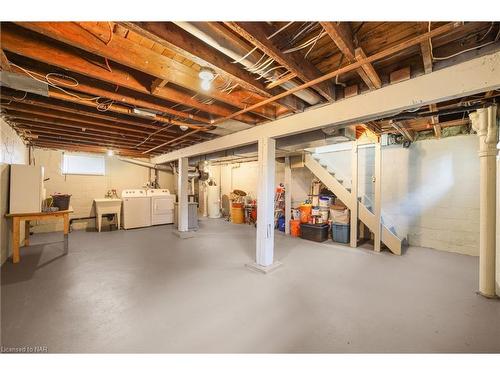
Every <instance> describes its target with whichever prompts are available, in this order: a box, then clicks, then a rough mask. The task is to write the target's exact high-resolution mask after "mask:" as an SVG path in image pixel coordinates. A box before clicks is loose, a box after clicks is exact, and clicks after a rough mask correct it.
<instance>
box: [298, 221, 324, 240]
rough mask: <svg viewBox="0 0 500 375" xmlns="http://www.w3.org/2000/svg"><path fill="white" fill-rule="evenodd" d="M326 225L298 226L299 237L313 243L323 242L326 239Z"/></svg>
mask: <svg viewBox="0 0 500 375" xmlns="http://www.w3.org/2000/svg"><path fill="white" fill-rule="evenodd" d="M329 227H330V226H329V225H328V224H300V237H302V238H304V239H306V240H310V241H315V242H324V241H326V240H327V239H328V229H329Z"/></svg>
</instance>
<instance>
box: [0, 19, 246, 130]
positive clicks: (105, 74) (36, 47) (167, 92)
mask: <svg viewBox="0 0 500 375" xmlns="http://www.w3.org/2000/svg"><path fill="white" fill-rule="evenodd" d="M2 47H4V49H5V50H8V51H10V52H12V53H15V54H17V55H21V56H26V57H28V58H30V59H33V60H36V61H40V62H42V63H44V64H49V65H51V66H56V67H58V68H61V69H65V70H66V71H67V72H68V73H67V74H70V73H71V72H74V73H78V74H81V75H83V76H88V77H91V78H94V79H97V80H100V81H103V82H106V83H110V84H113V85H115V86H119V87H124V88H128V89H131V90H134V91H137V92H140V93H144V94H150V90H151V87H150V86H147V85H144V84H143V82H141V80H140V79H138V78H137V77H136V76H134V75H132V74H131V73H130V72H129V71H127V70H124V69H123V68H122V67H120V66H113V69H112V71H111V72H110V71H109V70H107V69H104V68H103V67H100V66H99V65H97V64H95V63H93V62H92V60H91V59H90V57H89V56H85V53H77V52H76V51H75V50H72V49H67V48H62V47H60V46H58V45H56V44H53V43H50V42H48V41H46V40H45V39H39V40H36V39H33V38H32V37H31V36H29V35H28V33H27V32H26V31H25V30H23V29H21V28H17V29H16V30H12V27H9V26H8V25H5V26H4V25H2ZM154 96H155V97H158V98H160V99H165V100H168V101H171V102H175V103H181V104H184V105H186V106H189V107H193V108H196V109H199V110H201V111H203V112H206V113H209V114H213V115H217V116H227V115H229V114H230V113H232V111H231V109H228V108H226V107H223V106H221V105H219V104H218V103H214V104H210V105H209V104H203V103H200V102H199V101H198V100H196V99H195V98H193V97H192V96H193V95H190V94H185V93H183V92H181V91H179V90H176V89H173V88H171V87H168V86H165V87H164V88H162V89H160V90H159V91H158V92H157V93H156V94H155V95H154ZM236 119H237V120H238V121H242V122H245V123H250V124H252V123H255V122H256V118H255V117H254V116H251V115H246V116H242V117H239V118H236Z"/></svg>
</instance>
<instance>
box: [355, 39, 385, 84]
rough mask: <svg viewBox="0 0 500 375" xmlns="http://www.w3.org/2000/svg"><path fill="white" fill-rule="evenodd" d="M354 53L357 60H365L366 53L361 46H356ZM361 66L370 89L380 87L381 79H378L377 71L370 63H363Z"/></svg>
mask: <svg viewBox="0 0 500 375" xmlns="http://www.w3.org/2000/svg"><path fill="white" fill-rule="evenodd" d="M354 54H355V56H356V60H357V61H358V62H360V61H364V60H366V54H365V52H364V51H363V50H362V49H361V48H356V50H355V51H354ZM361 68H362V69H363V71H364V72H365V74H366V75H367V76H368V78H369V80H370V85H369V87H370V89H372V90H373V89H379V88H381V87H382V81H381V80H380V77H379V76H378V74H377V72H376V71H375V69H374V68H373V65H372V64H371V63H364V64H362V65H361Z"/></svg>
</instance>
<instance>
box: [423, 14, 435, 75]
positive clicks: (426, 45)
mask: <svg viewBox="0 0 500 375" xmlns="http://www.w3.org/2000/svg"><path fill="white" fill-rule="evenodd" d="M427 31H428V23H427V22H425V23H423V24H422V32H424V33H426V32H427ZM420 53H421V54H422V62H423V64H424V72H425V74H428V73H431V72H432V51H431V43H430V38H429V39H427V40H424V41H423V42H421V43H420Z"/></svg>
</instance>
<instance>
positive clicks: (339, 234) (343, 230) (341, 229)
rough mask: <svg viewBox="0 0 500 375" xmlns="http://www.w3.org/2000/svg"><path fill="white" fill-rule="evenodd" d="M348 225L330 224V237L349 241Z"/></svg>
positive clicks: (341, 241) (343, 241)
mask: <svg viewBox="0 0 500 375" xmlns="http://www.w3.org/2000/svg"><path fill="white" fill-rule="evenodd" d="M350 229H351V228H350V226H349V224H336V223H333V224H332V239H333V241H335V242H340V243H349V242H350V239H351V238H350V236H351V233H350Z"/></svg>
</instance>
